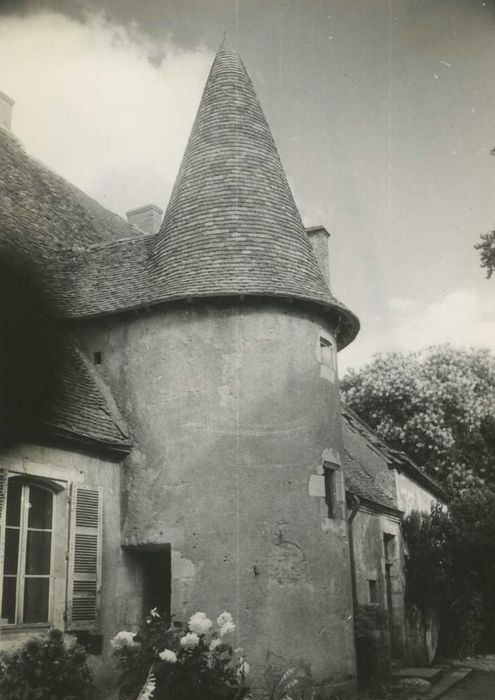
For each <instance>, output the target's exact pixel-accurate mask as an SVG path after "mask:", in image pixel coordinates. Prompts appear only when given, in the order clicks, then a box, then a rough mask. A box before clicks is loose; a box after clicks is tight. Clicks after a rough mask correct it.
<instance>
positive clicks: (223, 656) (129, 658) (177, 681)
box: [113, 610, 249, 700]
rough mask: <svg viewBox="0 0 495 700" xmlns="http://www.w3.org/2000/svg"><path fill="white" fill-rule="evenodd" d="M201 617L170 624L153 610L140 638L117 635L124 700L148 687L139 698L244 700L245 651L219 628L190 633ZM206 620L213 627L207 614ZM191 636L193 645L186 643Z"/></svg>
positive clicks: (122, 634) (245, 689)
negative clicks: (195, 622) (232, 643)
mask: <svg viewBox="0 0 495 700" xmlns="http://www.w3.org/2000/svg"><path fill="white" fill-rule="evenodd" d="M197 615H200V616H201V615H202V613H199V614H196V616H197ZM223 615H226V616H228V617H229V618H230V615H229V614H228V613H223ZM196 616H193V617H192V618H191V619H190V620H189V623H188V625H185V624H183V623H181V622H177V621H173V622H172V624H171V625H168V624H166V623H165V622H164V621H163V620H162V618H161V617H160V615H159V614H158V613H157V612H156V611H155V610H153V611H152V612H151V614H150V615H149V616H148V617H147V618H146V621H145V625H144V626H143V629H142V631H141V632H140V633H139V634H137V635H132V634H131V633H127V632H121V633H119V634H118V635H116V636H115V637H114V640H113V647H114V656H115V657H116V659H117V664H118V668H119V671H120V683H121V686H120V689H121V697H122V698H123V699H125V700H135V698H136V697H137V695H138V693H139V691H140V690H141V689H142V688H143V686H144V687H145V688H147V689H148V691H146V690H143V691H142V693H141V695H139V697H140V698H142V699H143V700H144V698H148V697H153V699H154V700H169V698H172V697H173V698H174V700H195V699H196V700H241V699H242V698H243V697H244V696H245V695H246V694H247V692H248V688H247V687H246V686H245V679H246V675H247V673H248V670H249V666H248V664H247V662H246V660H245V657H244V656H243V654H242V651H241V650H237V651H234V650H233V649H232V646H231V645H230V644H229V643H228V642H227V641H226V640H225V635H224V634H223V631H222V629H221V628H220V627H219V632H218V635H216V634H215V633H213V632H211V631H209V630H206V629H205V631H204V632H201V633H199V632H198V633H197V634H196V633H193V632H191V630H193V629H195V627H194V625H192V624H191V621H192V620H193V619H194V618H195V617H196ZM221 617H222V616H220V617H219V618H218V619H219V620H220V618H221ZM201 619H202V621H206V622H207V623H209V624H210V625H211V624H212V623H211V622H210V621H209V620H207V618H206V617H205V616H203V617H202V618H201ZM230 619H231V618H230ZM218 624H219V626H220V623H218ZM231 628H232V629H234V626H233V624H232V626H231ZM223 629H225V628H223ZM188 637H189V639H190V640H191V642H192V644H191V646H185V645H184V642H185V640H187V638H188ZM164 652H165V653H164ZM166 655H168V657H167V656H166ZM166 658H168V659H169V660H166Z"/></svg>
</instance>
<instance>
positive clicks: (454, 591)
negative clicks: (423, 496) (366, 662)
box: [403, 488, 495, 656]
mask: <svg viewBox="0 0 495 700" xmlns="http://www.w3.org/2000/svg"><path fill="white" fill-rule="evenodd" d="M403 532H404V536H405V539H406V541H407V548H408V557H407V563H406V599H407V602H408V604H409V605H411V604H414V605H416V606H417V607H419V608H420V609H421V610H423V612H427V611H428V609H429V608H434V609H435V610H436V611H437V612H438V613H439V615H440V620H441V647H442V652H443V653H446V654H449V655H450V654H454V655H456V656H466V655H472V654H473V653H475V652H476V650H477V648H478V645H479V643H480V642H484V644H485V647H486V648H489V649H490V650H491V649H493V644H494V642H495V493H494V492H493V491H490V490H489V489H487V488H483V489H480V488H469V489H466V490H465V491H464V492H463V493H461V494H459V495H457V496H455V497H454V499H453V500H452V501H451V503H450V504H449V509H448V511H446V510H445V509H443V508H442V507H441V506H440V505H436V506H433V508H432V511H431V514H429V515H428V514H425V513H417V512H414V513H412V514H411V515H410V516H409V517H407V518H405V519H404V521H403Z"/></svg>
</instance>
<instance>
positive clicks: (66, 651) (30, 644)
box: [0, 629, 94, 700]
mask: <svg viewBox="0 0 495 700" xmlns="http://www.w3.org/2000/svg"><path fill="white" fill-rule="evenodd" d="M0 697H2V698H9V700H89V699H90V698H93V697H94V685H93V677H92V674H91V671H90V670H89V668H88V666H87V664H86V652H85V651H84V649H82V647H80V646H78V645H74V646H71V647H66V646H65V644H64V639H63V634H62V632H61V631H60V630H57V629H52V630H50V632H49V633H48V635H46V636H42V637H33V638H32V639H30V640H28V641H27V642H26V643H25V644H24V645H23V646H22V647H21V648H20V649H18V650H16V651H14V652H13V653H7V652H3V653H2V654H0Z"/></svg>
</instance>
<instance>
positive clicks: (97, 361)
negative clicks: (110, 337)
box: [93, 350, 101, 365]
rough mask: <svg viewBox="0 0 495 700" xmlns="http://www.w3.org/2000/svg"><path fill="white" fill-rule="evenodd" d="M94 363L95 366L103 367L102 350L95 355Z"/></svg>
mask: <svg viewBox="0 0 495 700" xmlns="http://www.w3.org/2000/svg"><path fill="white" fill-rule="evenodd" d="M93 362H94V364H95V365H101V351H100V350H98V351H97V352H94V353H93Z"/></svg>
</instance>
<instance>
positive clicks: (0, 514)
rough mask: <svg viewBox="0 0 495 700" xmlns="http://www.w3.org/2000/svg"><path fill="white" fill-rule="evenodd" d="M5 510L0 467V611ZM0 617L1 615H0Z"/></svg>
mask: <svg viewBox="0 0 495 700" xmlns="http://www.w3.org/2000/svg"><path fill="white" fill-rule="evenodd" d="M6 512H7V472H6V470H5V469H0V611H1V609H2V590H3V558H4V549H5V514H6ZM0 617H1V615H0Z"/></svg>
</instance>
